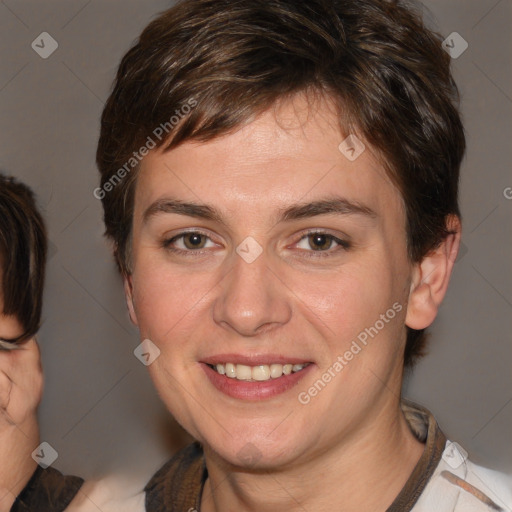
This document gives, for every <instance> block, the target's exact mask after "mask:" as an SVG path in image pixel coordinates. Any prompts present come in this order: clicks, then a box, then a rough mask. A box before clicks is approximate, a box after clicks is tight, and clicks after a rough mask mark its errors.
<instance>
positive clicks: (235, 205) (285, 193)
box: [135, 97, 402, 217]
mask: <svg viewBox="0 0 512 512" xmlns="http://www.w3.org/2000/svg"><path fill="white" fill-rule="evenodd" d="M348 135H350V139H348V141H347V137H348ZM354 145H355V151H352V152H350V151H349V152H347V147H349V149H350V146H354ZM359 152H360V154H359V155H358V156H357V158H353V155H354V153H356V155H357V153H359ZM169 194H172V196H173V197H176V198H179V199H182V200H186V201H191V202H194V203H198V202H199V203H206V204H212V205H217V206H218V208H220V209H224V210H225V211H226V212H232V213H234V212H237V214H240V213H242V214H248V213H258V214H259V215H260V216H261V214H262V213H263V211H262V208H264V209H265V211H267V212H269V213H270V212H272V211H274V210H277V209H279V208H282V207H284V206H286V204H291V203H296V202H297V201H299V200H300V201H302V202H305V201H308V200H315V199H319V198H325V197H326V195H333V194H335V195H337V196H343V197H344V198H346V199H348V200H350V201H353V202H364V203H366V204H368V206H370V207H371V208H372V209H376V210H386V208H387V209H388V210H389V209H390V207H395V208H396V209H397V211H398V210H401V209H402V200H401V196H400V193H399V191H398V190H397V189H396V188H395V186H394V185H393V184H392V183H391V181H390V179H389V178H388V176H387V174H386V172H385V170H384V167H383V165H382V163H381V162H380V161H379V160H378V158H377V157H376V156H375V154H374V153H373V151H372V148H371V147H370V146H369V145H368V144H365V142H364V141H363V140H360V139H359V138H357V135H355V134H348V133H345V132H344V131H343V130H342V128H341V125H340V122H339V118H338V115H337V114H336V111H335V109H334V108H333V107H332V105H330V104H329V103H328V102H327V101H318V102H315V103H314V104H311V103H310V102H309V101H308V100H307V99H306V98H304V97H295V98H293V99H292V100H289V101H286V102H282V103H280V104H279V105H278V106H276V107H275V108H273V109H270V110H268V111H266V112H264V113H263V114H261V115H260V116H258V117H257V118H256V119H254V120H253V121H251V122H249V123H247V124H246V125H244V126H242V127H241V128H239V129H237V130H236V131H234V132H233V133H230V134H227V135H224V136H221V137H218V138H216V139H213V140H211V141H208V142H204V143H199V142H194V141H191V142H186V143H183V144H182V145H180V146H178V147H177V148H174V149H172V150H170V151H167V152H164V151H163V150H161V149H160V150H156V151H155V150H154V151H152V152H150V153H149V155H147V156H146V157H145V159H144V160H143V161H142V164H141V169H140V173H139V177H138V183H137V189H136V200H135V215H136V216H139V217H141V216H142V215H143V209H144V208H145V207H147V205H148V204H150V203H152V202H154V201H156V200H158V199H160V198H161V197H165V196H166V195H169Z"/></svg>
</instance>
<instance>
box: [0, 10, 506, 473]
mask: <svg viewBox="0 0 512 512" xmlns="http://www.w3.org/2000/svg"><path fill="white" fill-rule="evenodd" d="M169 5H170V2H169V1H168V0H150V1H148V0H145V1H134V0H123V1H120V0H116V1H114V0H108V1H99V0H91V1H88V0H65V1H64V0H60V1H57V0H53V1H44V2H43V1H39V0H38V1H36V0H33V1H23V0H3V1H2V2H1V3H0V41H1V43H0V44H1V46H0V125H1V129H0V130H1V131H0V133H1V140H0V167H1V168H2V169H3V170H4V171H5V170H7V171H9V172H10V173H12V174H14V175H15V176H17V177H19V178H20V179H22V180H24V181H25V182H27V183H28V184H29V185H30V186H32V187H33V188H34V190H35V191H36V192H37V194H38V198H39V203H40V205H41V208H42V209H43V211H44V213H45V215H46V219H47V221H48V225H49V236H50V242H51V252H50V260H49V264H48V281H47V289H46V295H45V301H46V302H45V308H44V317H45V322H44V325H43V328H42V330H41V333H40V337H39V341H40V344H41V348H42V356H43V365H44V369H45V373H46V388H45V395H44V400H43V404H42V406H41V409H40V418H41V428H42V437H43V439H44V440H45V441H48V442H49V443H50V444H51V445H52V446H53V447H54V448H55V449H56V450H57V451H58V453H59V460H58V461H57V462H56V464H55V465H56V466H57V467H59V468H60V469H61V470H63V471H65V472H70V473H75V474H80V475H82V476H84V477H87V478H90V477H97V476H100V475H102V474H104V473H106V472H108V471H117V470H119V469H120V468H123V469H125V468H127V467H130V468H135V470H136V471H137V474H140V475H143V477H142V478H143V479H144V478H146V477H147V475H149V474H150V473H151V472H152V471H154V470H156V469H157V468H158V467H159V466H160V465H161V464H162V463H163V461H164V460H166V459H167V458H168V457H169V455H170V453H172V452H173V451H175V450H176V449H177V448H178V447H179V446H181V445H182V444H183V443H185V442H186V440H187V439H186V437H185V434H184V433H183V432H182V431H181V430H180V429H179V428H178V427H177V426H176V425H175V424H174V423H173V421H172V420H171V419H170V418H169V415H168V414H167V413H166V412H165V409H164V407H163V405H162V404H161V403H160V401H159V399H158V397H157V395H156V392H155V391H154V390H153V388H152V384H151V382H150V379H149V377H148V375H147V372H146V369H145V367H144V366H143V365H142V364H141V363H140V362H139V361H138V360H137V359H136V358H135V357H134V356H133V349H134V348H135V347H136V346H137V345H138V337H137V332H136V331H135V329H134V328H133V327H132V326H131V325H130V323H129V321H128V317H127V313H126V308H125V304H124V298H123V293H122V287H121V282H120V279H119V277H117V275H116V271H115V267H114V264H113V262H112V260H111V257H110V253H109V248H108V246H107V243H106V242H105V240H104V239H103V237H102V231H103V227H102V221H101V208H100V202H99V201H98V200H96V199H95V198H94V197H93V194H92V192H93V190H94V188H95V187H96V186H97V171H96V170H95V164H94V153H95V145H96V142H97V137H98V127H99V117H100V113H101V110H102V106H103V102H104V101H105V99H106V98H107V95H108V92H109V89H110V85H111V82H112V79H113V76H114V72H115V69H116V66H117V64H118V62H119V60H120V58H121V56H122V55H123V53H124V52H125V51H126V50H127V49H128V47H129V46H130V45H131V44H132V42H133V41H134V39H135V38H136V36H137V35H138V34H139V32H140V31H141V29H142V28H143V27H144V26H145V25H146V24H147V23H148V21H149V20H150V19H152V18H153V17H154V16H155V15H156V14H157V13H158V12H160V11H162V10H163V9H165V8H167V7H168V6H169ZM425 5H426V7H427V8H428V12H427V17H428V19H429V20H430V22H432V23H435V24H436V25H437V27H438V29H439V31H440V32H441V33H442V34H443V35H444V36H448V35H449V34H450V33H452V32H454V31H455V32H458V33H459V34H460V35H461V36H462V37H463V38H464V39H465V40H466V41H467V42H468V43H469V48H468V49H467V50H466V51H465V52H464V53H463V54H462V55H461V56H460V57H458V58H457V59H454V61H453V63H454V72H455V76H456V79H457V81H458V84H459V86H460V89H461V92H462V98H463V114H464V118H465V124H466V130H467V136H468V146H469V150H468V153H467V157H466V160H465V163H464V166H463V175H462V189H461V204H462V212H463V223H464V235H463V243H464V245H463V249H462V253H461V256H460V257H459V260H458V262H457V264H456V268H455V271H454V275H453V280H452V284H451V288H450V291H449V293H448V296H447V299H446V301H445V303H444V305H443V307H442V310H441V312H440V315H439V317H438V319H437V320H436V322H435V325H434V326H433V328H432V329H431V333H432V336H431V338H432V339H431V349H430V354H429V355H428V357H426V358H425V359H424V360H423V361H422V362H421V363H420V364H419V366H418V367H417V369H416V370H415V372H414V374H413V375H412V376H411V377H410V379H409V380H408V381H407V384H406V390H405V391H406V393H405V394H406V396H408V397H410V398H412V399H414V400H417V401H419V402H420V403H422V404H424V405H425V406H427V407H429V408H430V409H431V410H432V411H433V412H434V413H435V415H436V417H437V419H438V421H439V422H440V424H441V427H442V428H443V429H444V431H445V433H446V434H447V435H448V436H449V437H450V438H451V439H453V440H457V441H458V442H459V443H460V444H461V445H462V446H464V447H465V448H466V449H467V450H468V451H469V452H470V455H471V456H472V458H473V460H474V461H475V462H478V463H481V464H484V465H489V466H493V467H495V468H499V469H503V470H506V471H509V472H510V471H512V463H511V461H512V443H511V442H510V441H511V438H510V432H511V431H512V385H511V384H512V376H511V371H510V368H511V361H512V357H511V356H512V348H511V347H512V343H511V327H512V325H511V323H512V322H511V318H512V315H511V307H512V286H511V274H512V273H511V272H510V270H511V269H510V262H511V261H512V257H511V247H512V243H511V233H512V230H511V212H512V200H507V199H506V197H505V195H504V190H505V189H506V188H507V187H512V175H511V172H510V165H509V162H510V161H511V159H512V152H511V148H512V144H511V141H512V133H511V132H512V130H511V124H512V123H511V119H512V115H511V114H512V80H511V74H512V71H511V53H512V52H511V48H512V42H511V33H512V31H511V20H512V0H500V1H496V0H450V1H448V0H443V1H441V0H429V1H428V2H425ZM44 31H45V32H48V33H50V34H51V36H52V37H53V38H54V39H55V40H56V41H57V42H58V45H59V47H58V49H57V50H56V51H55V53H53V54H52V55H51V56H50V57H49V58H48V59H42V58H41V57H40V56H39V55H38V54H37V53H36V52H35V51H34V50H33V49H32V48H31V43H32V41H33V40H35V39H36V37H37V36H39V34H40V33H41V32H44Z"/></svg>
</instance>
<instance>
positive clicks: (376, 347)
mask: <svg viewBox="0 0 512 512" xmlns="http://www.w3.org/2000/svg"><path fill="white" fill-rule="evenodd" d="M308 105H309V104H308V102H307V101H306V99H305V98H304V97H302V96H297V97H295V98H294V99H293V100H287V101H284V102H282V103H281V104H279V105H278V106H277V108H276V109H271V110H270V111H268V112H266V113H264V114H262V115H261V116H259V117H258V118H256V119H255V120H254V121H252V122H250V123H248V124H247V125H245V126H244V127H242V128H241V129H239V130H238V131H236V132H234V133H231V134H228V135H225V136H222V137H220V138H217V139H215V140H213V141H209V142H206V143H197V142H187V143H184V144H182V145H181V146H179V147H177V148H175V149H173V150H172V151H169V152H166V153H164V152H162V151H161V150H159V151H152V152H151V153H150V154H149V155H148V156H147V157H146V158H145V159H144V160H143V162H142V166H141V171H140V174H139V177H138V183H137V188H136V194H135V209H134V218H133V238H132V269H131V270H132V272H131V274H130V275H129V276H126V278H125V291H126V297H127V303H128V308H129V311H130V315H131V318H132V321H133V322H134V323H135V324H136V325H137V326H138V327H139V329H140V334H141V339H146V338H149V339H150V340H152V342H153V343H154V344H155V345H156V346H157V347H158V348H159V350H160V356H159V357H158V358H157V359H156V360H155V361H154V362H153V363H152V364H151V365H150V366H149V371H150V374H151V377H152V379H153V381H154V383H155V386H156V388H157V390H158V392H159V394H160V396H161V398H162V400H163V401H164V402H165V404H166V405H167V407H168V409H169V411H170V412H171V413H172V414H173V415H174V416H175V417H176V419H177V420H178V421H179V422H180V423H181V424H182V425H183V427H184V428H185V429H186V430H187V431H188V432H189V433H190V434H192V435H193V436H194V437H195V438H196V439H198V440H200V441H201V442H202V443H203V445H204V449H205V455H206V464H207V469H208V475H209V477H208V481H207V483H206V487H205V491H204V493H203V497H202V504H201V510H202V511H203V512H205V511H206V512H211V511H223V512H225V511H234V510H237V511H258V512H264V511H267V510H268V511H270V510H272V511H275V510H289V511H295V510H301V511H303V510H315V511H319V512H322V511H327V510H329V511H330V510H332V503H338V504H340V507H337V510H338V509H339V510H343V511H360V510H376V511H378V510H386V508H387V507H388V506H389V505H390V504H391V503H392V501H393V499H394V498H395V497H396V495H397V494H398V493H399V492H400V490H401V488H402V487H403V485H404V483H405V482H406V480H407V478H408V477H409V475H410V473H411V472H412V470H413V468H414V466H415V464H416V463H417V461H418V459H419V458H420V456H421V454H422V452H423V448H424V447H423V445H422V444H421V443H420V442H418V441H417V440H416V439H415V438H414V436H413V435H412V434H411V432H410V430H409V428H408V426H407V424H406V422H405V419H404V417H403V415H402V413H401V411H400V407H399V400H400V390H401V383H402V373H403V370H402V355H403V350H404V345H405V325H409V326H410V327H413V328H417V329H418V328H423V327H426V326H428V325H430V324H431V323H432V321H433V320H434V318H435V316H436V314H437V309H438V307H439V304H440V303H441V301H442V299H443V297H444V294H445V292H446V287H447V285H448V281H449V277H450V273H451V270H452V266H453V262H454V260H455V256H456V253H457V250H458V244H459V239H460V223H459V221H458V219H456V218H451V219H448V221H449V223H450V226H451V227H452V228H453V229H455V230H456V231H457V233H456V234H455V235H453V236H449V237H448V238H447V239H446V240H445V241H444V242H443V243H442V244H441V245H440V247H439V248H437V249H436V250H435V251H433V252H432V253H430V254H429V255H427V257H425V259H424V260H423V261H422V262H421V263H419V264H413V263H411V262H410V261H409V259H408V257H407V251H406V236H405V213H404V207H403V201H402V198H401V195H400V193H399V191H398V190H397V189H396V188H395V187H394V186H393V185H392V183H391V182H390V181H389V179H388V178H387V177H386V174H385V172H384V169H383V166H382V164H381V163H380V162H379V161H378V159H377V158H376V157H375V155H374V154H373V152H372V151H371V148H369V146H368V145H367V146H366V148H367V149H366V151H364V152H363V153H362V154H361V155H360V156H359V157H358V158H357V159H356V160H355V161H353V162H351V161H349V160H348V159H347V158H345V156H344V155H343V154H342V153H341V152H340V150H339V149H338V146H339V144H340V142H341V141H342V140H343V139H344V138H345V137H346V135H343V134H342V133H341V131H340V129H339V126H338V125H337V121H336V114H335V112H334V109H333V108H331V107H330V105H329V103H328V102H326V101H322V103H321V105H317V107H318V108H315V109H314V110H311V109H310V108H308ZM333 196H339V197H343V198H345V199H348V200H349V201H351V202H356V203H358V204H363V205H366V206H367V207H368V208H370V209H371V210H372V211H373V212H375V216H373V217H372V216H368V215H361V214H349V215H346V214H345V215H341V214H324V215H318V216H312V217H305V218H302V219H296V220H292V221H277V217H278V213H279V210H280V209H282V208H287V207H289V206H290V205H292V204H297V203H301V204H303V203H310V202H313V201H318V200H323V199H330V198H332V197H333ZM168 198H172V199H177V200H180V201H184V202H187V203H198V204H207V205H210V206H212V207H215V208H216V209H217V210H218V212H219V215H220V217H221V220H222V221H219V220H208V219H202V218H196V217H191V216H186V215H181V214H176V213H165V212H159V213H155V214H154V215H150V216H149V218H145V212H146V211H147V210H148V209H149V208H150V207H151V205H153V204H154V203H155V201H158V200H162V199H168ZM312 229H313V230H316V231H321V232H327V233H328V234H331V235H333V236H334V237H337V238H339V239H341V240H348V241H350V244H351V245H350V247H349V248H348V249H345V248H343V247H342V246H340V245H338V244H337V243H335V242H333V243H332V244H331V245H329V243H327V244H326V245H327V249H326V250H323V249H322V251H319V249H318V246H317V245H315V244H313V245H311V244H310V243H309V241H308V237H307V236H306V233H305V232H307V231H308V230H312ZM187 230H200V231H201V232H202V233H204V234H205V235H206V238H205V239H202V238H201V237H200V240H202V241H203V242H202V243H204V244H205V245H204V247H203V248H201V249H199V251H198V250H197V249H189V248H187V246H186V245H184V239H183V238H181V239H178V240H175V241H174V242H172V243H171V244H169V243H167V245H166V242H168V241H169V239H172V238H173V237H176V236H178V235H179V234H180V233H183V232H184V231H187ZM249 236H250V237H252V238H254V239H255V240H256V241H257V242H258V244H259V245H260V246H261V248H262V249H263V252H262V254H261V255H260V256H259V257H258V258H257V259H256V260H255V261H254V262H252V263H250V264H249V263H247V262H246V261H244V260H243V259H242V258H241V257H240V256H239V255H238V254H237V253H236V251H235V250H236V248H237V246H238V245H239V244H240V243H241V242H242V241H243V240H244V239H245V238H246V237H249ZM187 240H188V241H189V242H190V237H189V238H188V239H187ZM322 240H325V239H322ZM327 242H329V239H327ZM172 247H174V248H177V249H182V250H184V251H188V252H185V253H182V254H177V253H175V252H172V251H171V250H170V248H172ZM188 247H190V244H189V246H188ZM322 247H324V246H322ZM194 251H195V253H194ZM320 252H321V253H322V254H323V255H324V257H322V254H320ZM192 253H194V254H192ZM198 253H199V254H198ZM326 254H327V256H325V255H326ZM395 303H399V304H400V305H402V310H401V311H400V312H399V313H398V314H397V315H396V317H395V318H394V319H393V320H392V321H389V322H388V323H386V325H385V327H384V328H383V329H382V330H380V331H379V334H378V335H377V336H375V337H374V338H373V339H371V340H370V342H369V343H368V344H367V346H366V347H364V349H363V350H361V352H360V353H358V354H357V355H356V356H354V358H353V359H352V360H351V361H350V362H349V363H348V364H347V365H346V366H345V367H344V369H343V371H341V372H339V373H338V374H337V375H336V377H335V378H333V379H332V380H331V382H330V383H329V384H328V385H327V386H326V387H325V388H324V389H323V390H322V391H321V392H320V393H318V395H317V396H315V397H314V398H313V399H312V400H311V401H310V402H309V403H308V404H307V405H303V404H301V403H300V402H299V401H298V395H299V393H300V392H303V391H307V390H308V388H309V387H310V386H312V385H313V384H314V383H315V381H317V380H318V379H320V378H321V377H322V374H323V373H324V372H326V371H327V369H328V368H329V367H331V366H332V365H333V363H334V362H335V361H336V359H337V357H338V356H339V355H342V354H344V353H345V351H346V350H348V349H349V348H350V345H351V342H352V341H353V340H354V339H356V337H357V335H358V334H359V333H360V332H362V331H363V330H364V329H365V328H367V327H370V326H373V325H374V324H375V322H376V321H377V320H378V319H379V318H380V315H381V314H384V313H385V312H386V311H387V310H388V309H389V308H391V307H392V305H393V304H395ZM226 353H230V354H242V355H251V356H261V355H265V354H269V353H271V354H279V355H282V356H285V358H287V357H290V358H291V357H296V358H299V359H301V360H305V361H309V362H310V363H311V365H310V367H309V368H308V371H307V374H305V376H304V377H303V378H302V380H301V381H300V382H298V383H297V384H296V385H295V386H294V387H293V388H291V389H289V390H288V391H286V392H284V393H282V394H279V395H277V396H274V397H271V398H266V399H263V400H259V401H257V400H244V399H238V398H232V397H229V396H226V395H225V394H224V393H221V392H220V391H219V390H218V389H217V388H216V387H214V386H213V385H212V384H211V382H210V381H209V379H208V378H207V377H206V376H205V371H204V367H203V365H202V364H201V361H202V360H203V359H204V358H206V357H209V356H213V355H216V354H226ZM248 450H249V452H250V453H251V454H252V455H253V457H252V461H247V460H246V459H245V458H244V457H243V456H242V455H243V454H244V453H247V451H248ZM368 489H371V490H372V492H371V493H369V492H368Z"/></svg>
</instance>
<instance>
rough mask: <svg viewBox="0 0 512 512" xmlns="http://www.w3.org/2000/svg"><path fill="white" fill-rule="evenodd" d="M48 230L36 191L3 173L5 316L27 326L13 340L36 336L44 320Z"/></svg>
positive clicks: (0, 265)
mask: <svg viewBox="0 0 512 512" xmlns="http://www.w3.org/2000/svg"><path fill="white" fill-rule="evenodd" d="M46 250H47V242H46V229H45V225H44V222H43V219H42V217H41V214H40V213H39V211H38V209H37V206H36V202H35V198H34V194H33V193H32V191H31V190H30V189H29V188H28V187H27V186H26V185H24V184H23V183H20V182H19V181H17V180H15V179H14V178H9V177H6V176H4V175H2V174H0V272H1V275H2V280H1V281H2V288H1V290H0V293H1V297H2V299H3V311H2V313H3V314H4V315H14V316H15V317H16V318H17V319H18V321H19V322H20V324H21V326H22V327H23V329H24V333H23V335H22V336H20V337H19V338H17V339H15V340H5V341H12V342H22V341H24V340H25V339H28V338H30V337H32V336H33V335H34V334H35V333H36V332H37V331H38V330H39V326H40V323H41V310H42V302H43V288H44V276H45V266H46Z"/></svg>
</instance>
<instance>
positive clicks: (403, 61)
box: [95, 0, 465, 365]
mask: <svg viewBox="0 0 512 512" xmlns="http://www.w3.org/2000/svg"><path fill="white" fill-rule="evenodd" d="M299 92H311V93H315V94H318V93H320V94H322V95H325V96H326V97H329V98H330V99H332V100H334V101H335V103H336V104H337V105H338V108H339V111H340V113H342V114H343V116H341V115H340V126H341V128H342V129H343V130H344V131H345V132H347V133H351V132H354V131H356V132H357V133H358V134H360V135H361V136H362V137H363V138H364V139H365V140H366V142H368V143H369V144H370V145H371V146H372V147H373V148H374V149H375V150H376V151H377V153H379V154H380V155H381V157H382V160H383V163H384V165H385V166H386V170H387V172H388V175H389V177H390V178H391V179H392V180H393V181H394V183H395V184H396V185H397V187H398V188H399V190H400V192H401V194H402V197H403V200H404V204H405V209H406V216H407V227H406V234H407V243H408V251H409V257H410V259H411V261H413V262H418V261H421V259H422V258H423V257H424V256H425V255H426V254H427V253H428V252H429V251H430V250H432V249H433V248H435V247H436V246H437V245H438V244H439V243H440V242H441V241H442V240H443V239H444V238H445V237H446V236H447V235H448V233H449V232H448V231H447V227H446V220H447V217H448V215H450V214H455V215H457V216H459V217H460V211H459V207H458V199H457V195H458V179H459V168H460V164H461V160H462V158H463V154H464V150H465V137H464V130H463V126H462V123H461V119H460V115H459V112H458V106H457V103H458V91H457V87H456V85H455V83H454V81H453V78H452V76H451V73H450V57H449V55H448V54H447V53H446V52H445V51H444V50H443V49H442V46H441V38H440V37H439V36H438V35H437V34H435V33H433V32H432V31H430V30H428V29H427V28H426V27H425V26H424V25H423V22H422V19H421V16H420V15H419V14H418V13H416V12H415V11H414V10H413V8H412V7H411V6H408V5H406V4H405V3H404V2H402V1H398V0H397V1H387V0H308V1H307V2H305V1H297V0H237V1H232V0H184V1H182V2H179V3H178V4H177V5H176V6H174V7H173V8H171V9H169V10H168V11H166V12H164V13H163V14H161V15H160V16H159V17H158V18H156V19H155V20H154V21H153V22H152V23H150V24H149V25H148V26H147V27H146V29H145V30H144V31H143V33H142V34H141V36H140V38H139V40H138V41H137V43H136V44H135V45H134V46H133V47H132V48H131V49H130V50H129V51H128V53H127V54H126V55H125V56H124V58H123V59H122V61H121V64H120V66H119V69H118V72H117V77H116V80H115V83H114V88H113V91H112V93H111V95H110V97H109V99H108V101H107V103H106V106H105V109H104V111H103V115H102V119H101V135H100V139H99V144H98V150H97V164H98V167H99V170H100V173H101V188H99V189H96V191H97V192H95V195H97V197H100V198H101V199H102V202H103V208H104V220H105V226H106V234H107V236H109V237H111V238H112V239H113V241H114V247H115V257H116V260H117V263H118V265H119V268H120V270H121V272H123V273H125V274H129V273H130V261H129V260H130V258H129V255H130V253H129V251H130V247H129V246H130V234H131V224H132V216H133V201H134V190H135V183H136V176H137V169H138V163H137V161H136V160H135V158H134V155H135V153H134V152H135V151H136V150H137V149H138V148H143V147H144V146H145V145H149V141H150V139H151V142H152V144H154V146H155V147H161V146H163V145H165V147H166V149H172V148H173V147H176V146H177V145H178V144H180V143H182V142H185V141H188V140H198V141H208V140H211V139H213V138H215V137H217V136H219V135H224V134H227V133H229V132H230V131H232V130H234V129H236V128H237V127H239V126H241V124H242V123H246V122H248V121H250V120H251V119H253V118H254V117H255V116H256V115H258V114H259V113H262V112H264V111H265V110H267V109H269V108H270V107H272V105H274V104H275V103H276V102H277V101H278V100H280V99H283V98H287V97H291V96H292V95H294V94H297V93H299ZM191 101H193V102H194V108H193V109H189V112H187V114H186V115H179V114H180V113H182V112H183V109H184V105H187V104H190V102H191ZM173 116H174V117H175V118H176V119H177V120H178V121H177V122H176V123H170V121H169V120H170V119H171V118H172V117H173ZM165 123H167V124H165ZM159 126H160V127H162V126H171V128H172V129H170V130H169V131H167V130H166V136H164V137H161V138H158V137H156V136H155V133H160V132H157V130H155V128H157V127H159ZM155 139H157V140H155ZM139 156H140V155H138V154H137V158H139ZM127 162H130V165H129V166H127V165H126V163H127ZM107 192H108V193H107ZM407 337H408V340H407V346H406V351H405V363H406V365H409V364H412V362H413V359H414V358H415V356H417V355H419V354H420V353H421V350H422V346H423V345H424V332H423V331H414V330H412V329H409V328H408V333H407Z"/></svg>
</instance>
